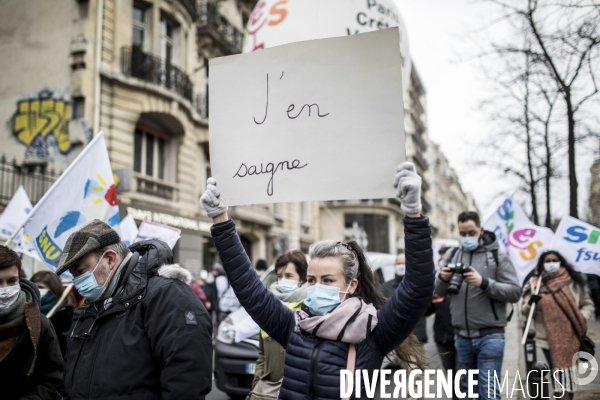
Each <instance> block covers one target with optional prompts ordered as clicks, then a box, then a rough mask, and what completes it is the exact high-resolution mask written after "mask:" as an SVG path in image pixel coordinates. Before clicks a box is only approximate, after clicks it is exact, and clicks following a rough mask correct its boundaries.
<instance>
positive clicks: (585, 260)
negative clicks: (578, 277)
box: [552, 217, 600, 276]
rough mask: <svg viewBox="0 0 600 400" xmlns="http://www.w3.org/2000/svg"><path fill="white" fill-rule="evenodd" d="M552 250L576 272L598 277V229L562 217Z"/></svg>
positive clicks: (599, 232) (599, 265)
mask: <svg viewBox="0 0 600 400" xmlns="http://www.w3.org/2000/svg"><path fill="white" fill-rule="evenodd" d="M552 250H556V251H558V252H559V253H560V254H561V255H562V256H563V257H564V258H565V259H566V260H567V261H568V262H569V263H571V265H573V268H575V270H576V271H579V272H583V273H586V274H594V275H599V276H600V228H597V227H595V226H592V225H590V224H587V223H585V222H583V221H580V220H578V219H577V218H573V217H563V219H562V220H561V221H560V224H559V225H558V228H557V229H556V235H555V237H554V241H553V242H552Z"/></svg>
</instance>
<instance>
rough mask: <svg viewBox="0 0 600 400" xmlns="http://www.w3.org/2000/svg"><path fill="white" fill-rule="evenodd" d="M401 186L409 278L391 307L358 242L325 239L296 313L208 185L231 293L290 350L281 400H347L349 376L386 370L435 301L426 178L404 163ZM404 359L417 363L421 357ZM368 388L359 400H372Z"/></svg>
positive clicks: (398, 178)
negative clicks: (257, 268)
mask: <svg viewBox="0 0 600 400" xmlns="http://www.w3.org/2000/svg"><path fill="white" fill-rule="evenodd" d="M393 183H394V186H395V187H396V189H397V195H398V197H400V200H401V202H402V209H403V211H404V212H405V213H406V214H407V215H406V216H405V217H404V229H405V237H406V239H405V243H406V274H405V276H404V279H403V280H402V283H401V284H400V286H399V287H398V289H396V291H395V293H394V296H393V297H392V298H391V299H390V300H388V301H387V302H386V299H385V297H384V296H383V293H382V292H381V289H380V285H379V282H378V280H377V278H376V277H375V275H374V273H373V270H372V269H371V267H370V266H369V264H368V262H367V259H366V257H365V253H364V252H363V250H362V249H361V248H360V246H359V245H358V243H356V242H355V241H349V242H346V243H342V242H338V241H335V240H324V241H320V242H317V243H314V244H313V245H312V246H311V247H310V248H309V255H310V262H309V264H308V269H307V282H308V289H307V291H306V300H305V301H304V304H303V305H302V308H301V309H300V310H298V311H295V312H294V311H292V310H290V309H289V308H288V307H287V306H286V305H285V304H283V303H282V302H281V301H280V300H279V299H278V298H277V297H276V296H275V295H274V294H273V293H272V292H271V291H270V290H269V289H268V288H267V287H266V286H265V285H264V284H263V283H262V282H261V281H260V279H259V278H258V276H257V275H256V273H255V272H254V269H253V267H252V264H251V262H250V259H249V258H248V255H247V254H246V252H245V251H244V248H243V246H242V243H241V241H240V238H239V236H238V234H237V232H236V227H235V223H234V222H233V221H232V220H231V219H229V217H228V215H227V206H226V205H224V204H222V203H221V200H220V193H219V190H218V189H217V187H216V182H215V180H214V179H212V178H209V179H208V185H207V190H206V192H205V193H204V195H203V196H202V198H201V202H202V205H203V207H204V209H205V210H206V211H207V214H208V216H209V217H211V218H213V222H214V225H213V226H212V228H211V233H212V236H213V239H214V242H215V245H216V247H217V251H218V252H219V255H220V257H221V260H222V261H223V266H224V267H225V270H226V271H227V275H228V277H229V280H230V283H231V286H232V287H233V290H234V291H235V293H236V295H237V296H238V299H239V300H240V302H241V304H242V305H243V307H244V308H245V309H246V311H247V312H248V314H249V315H250V316H251V317H252V319H254V321H255V322H256V323H257V324H258V325H259V326H260V327H261V328H262V329H263V330H265V331H266V332H267V333H268V334H269V336H270V337H272V338H273V339H274V340H275V341H277V342H278V343H279V344H280V345H281V346H282V347H283V348H284V349H285V350H286V356H285V362H284V363H285V368H284V371H283V379H282V382H281V388H280V391H279V394H278V398H279V399H280V400H308V399H339V398H340V377H341V376H342V374H341V371H342V370H346V369H350V370H352V371H354V370H355V369H360V370H361V371H363V372H365V373H368V374H369V375H372V374H373V373H374V371H376V370H379V369H380V368H381V365H382V362H383V360H384V358H385V357H386V356H387V354H388V353H389V352H390V351H393V350H394V349H397V348H398V346H400V344H401V343H402V342H404V341H405V339H406V338H407V337H408V336H409V335H410V333H411V331H412V330H413V328H414V327H415V325H416V323H417V321H418V320H419V318H420V317H421V315H423V312H424V311H425V309H426V308H427V306H428V305H429V303H430V302H431V297H432V294H433V283H434V264H433V251H432V248H431V226H430V224H429V220H428V218H427V217H425V216H422V215H421V200H420V199H421V196H420V192H421V177H419V175H417V173H416V171H415V166H414V164H412V163H404V164H402V165H401V166H400V167H398V170H397V173H396V175H395V176H394V180H393ZM399 353H400V352H399ZM399 355H400V356H404V357H405V358H406V359H409V360H414V359H413V358H412V356H413V355H415V354H412V353H409V352H402V354H399ZM360 382H361V395H360V396H357V398H365V397H366V393H365V385H364V381H363V380H362V379H361V380H360Z"/></svg>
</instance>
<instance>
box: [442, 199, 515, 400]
mask: <svg viewBox="0 0 600 400" xmlns="http://www.w3.org/2000/svg"><path fill="white" fill-rule="evenodd" d="M458 232H459V234H460V247H458V248H454V249H452V250H449V251H447V252H446V255H445V256H444V259H443V260H442V263H441V264H442V269H441V271H440V273H439V274H438V276H437V279H436V282H435V292H436V294H437V295H438V296H441V297H447V298H448V299H450V314H451V315H452V325H453V326H454V330H455V341H454V342H455V347H456V352H457V354H458V359H459V361H460V364H461V366H462V367H463V368H465V369H467V370H470V369H478V370H479V375H478V379H479V394H480V396H481V398H483V399H486V400H487V399H500V386H499V384H498V381H496V380H494V379H493V378H492V379H491V382H488V373H489V376H492V377H493V376H494V373H496V374H497V376H501V373H502V371H501V368H502V360H503V358H504V327H505V326H506V324H507V322H508V319H509V317H507V313H506V308H507V303H516V302H517V301H519V298H520V297H521V285H520V284H519V280H518V279H517V273H516V271H515V268H514V267H513V265H512V263H511V262H510V259H509V258H508V257H507V256H506V254H504V252H500V251H499V244H498V239H497V238H496V235H495V234H494V233H492V232H489V231H486V230H484V229H483V227H482V226H481V223H480V220H479V215H478V214H477V213H476V212H472V211H468V212H467V211H465V212H463V213H461V214H460V215H459V216H458ZM459 263H460V264H462V265H464V266H465V268H468V270H467V271H465V272H464V273H460V272H453V270H452V269H451V268H450V267H449V266H451V265H459ZM456 274H458V275H456ZM456 278H459V279H456ZM460 278H462V279H460ZM488 384H489V385H495V391H494V388H493V387H490V388H489V393H490V395H491V396H493V397H488ZM494 393H496V395H495V396H494Z"/></svg>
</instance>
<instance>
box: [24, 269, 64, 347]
mask: <svg viewBox="0 0 600 400" xmlns="http://www.w3.org/2000/svg"><path fill="white" fill-rule="evenodd" d="M31 282H33V283H35V284H36V286H37V287H38V289H39V291H40V305H41V312H42V314H44V315H46V316H47V315H48V313H49V312H50V311H51V310H52V309H53V308H56V309H55V311H54V313H53V314H52V315H51V316H50V317H49V319H50V322H52V326H53V327H54V332H56V337H57V338H58V344H59V345H60V352H61V353H62V355H63V356H64V355H65V354H66V351H67V332H68V331H69V329H70V328H71V320H72V319H73V309H74V307H73V305H74V304H75V299H74V297H73V296H72V295H71V294H70V293H69V294H68V295H66V297H65V298H64V299H63V300H62V301H61V303H60V304H58V305H57V303H58V300H59V299H60V298H61V297H62V295H63V293H64V291H65V290H66V289H65V288H64V287H63V285H62V283H61V282H60V278H59V277H58V275H56V274H55V273H54V272H52V271H40V272H36V273H35V274H33V276H32V277H31Z"/></svg>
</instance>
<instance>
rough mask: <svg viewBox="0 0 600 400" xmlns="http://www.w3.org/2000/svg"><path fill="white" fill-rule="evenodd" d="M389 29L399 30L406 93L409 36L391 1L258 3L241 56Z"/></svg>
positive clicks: (272, 0) (275, 0)
mask: <svg viewBox="0 0 600 400" xmlns="http://www.w3.org/2000/svg"><path fill="white" fill-rule="evenodd" d="M392 27H399V28H400V51H401V55H402V86H403V88H404V90H406V89H407V88H408V84H409V82H410V71H411V66H412V63H411V60H410V53H409V46H408V33H407V30H406V24H405V23H404V21H403V20H402V15H401V14H400V12H399V11H398V8H397V7H396V4H395V2H394V1H393V0H299V1H287V0H260V1H258V2H257V3H256V6H254V9H253V11H252V14H251V15H250V18H249V19H248V24H247V25H246V32H245V33H246V35H245V38H244V53H247V52H250V51H255V50H261V49H267V48H271V47H273V46H280V45H282V44H287V43H294V42H300V41H305V40H314V39H324V38H330V37H339V36H347V35H356V34H358V33H365V32H372V31H375V30H380V29H387V28H392ZM211 74H212V71H211ZM211 79H212V77H211Z"/></svg>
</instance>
